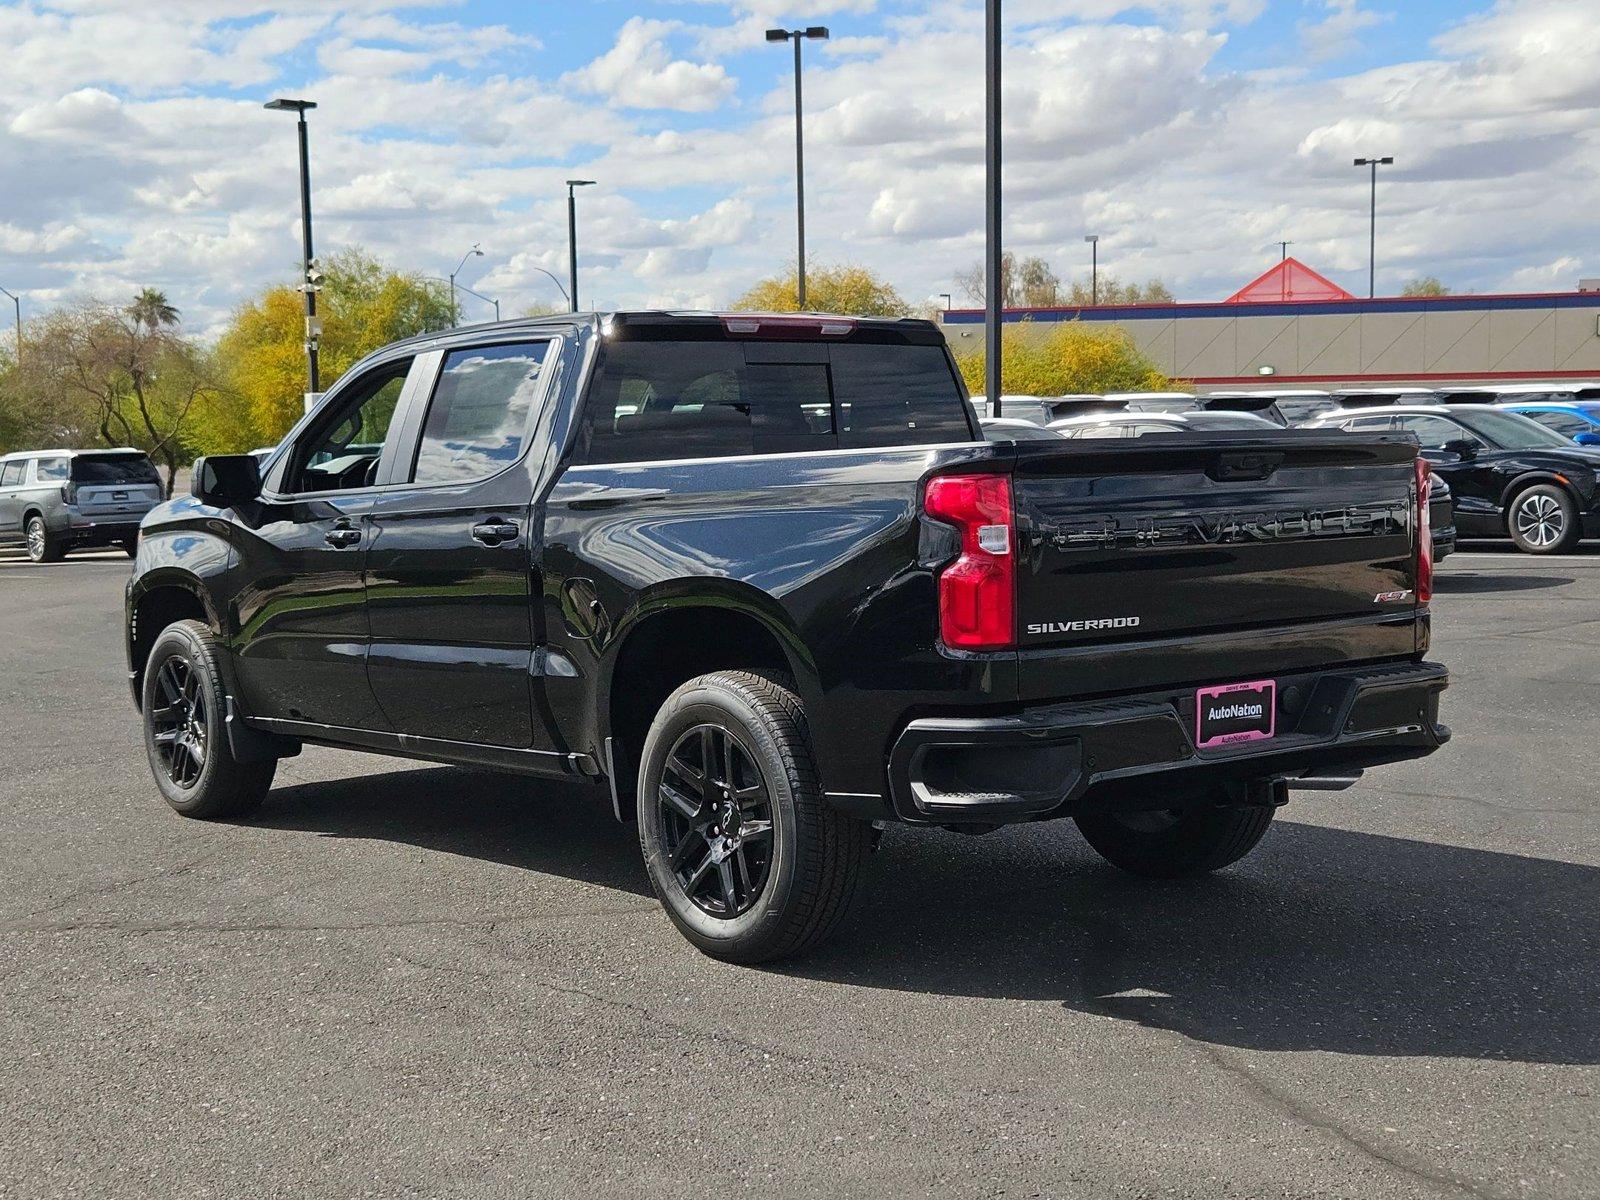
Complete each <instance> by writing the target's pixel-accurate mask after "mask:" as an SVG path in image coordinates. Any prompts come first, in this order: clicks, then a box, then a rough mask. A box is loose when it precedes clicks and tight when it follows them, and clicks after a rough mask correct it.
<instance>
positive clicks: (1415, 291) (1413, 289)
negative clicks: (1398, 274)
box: [1400, 275, 1450, 296]
mask: <svg viewBox="0 0 1600 1200" xmlns="http://www.w3.org/2000/svg"><path fill="white" fill-rule="evenodd" d="M1400 294H1401V295H1402V296H1448V295H1449V294H1450V289H1449V288H1447V287H1445V285H1444V284H1443V283H1441V282H1440V281H1439V280H1438V279H1437V278H1435V277H1434V276H1432V275H1424V276H1422V277H1421V278H1420V279H1413V280H1412V281H1411V282H1410V283H1408V284H1406V286H1405V287H1403V288H1401V289H1400Z"/></svg>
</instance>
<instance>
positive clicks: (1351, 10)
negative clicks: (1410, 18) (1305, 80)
mask: <svg viewBox="0 0 1600 1200" xmlns="http://www.w3.org/2000/svg"><path fill="white" fill-rule="evenodd" d="M1322 7H1323V9H1324V16H1323V17H1322V18H1321V19H1320V20H1317V21H1303V22H1301V24H1300V44H1301V47H1302V52H1303V53H1304V55H1305V57H1306V58H1308V59H1309V60H1310V61H1312V62H1327V61H1329V60H1331V59H1335V58H1339V57H1341V56H1343V55H1345V54H1348V53H1350V52H1351V51H1352V50H1355V49H1357V48H1359V47H1360V45H1361V41H1362V34H1363V32H1364V31H1366V30H1369V29H1375V28H1376V27H1378V26H1379V25H1382V24H1384V23H1385V22H1386V21H1392V20H1393V19H1394V15H1393V14H1392V13H1383V12H1377V11H1376V10H1374V9H1370V8H1362V7H1361V0H1322Z"/></svg>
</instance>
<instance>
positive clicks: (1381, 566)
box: [1013, 430, 1416, 692]
mask: <svg viewBox="0 0 1600 1200" xmlns="http://www.w3.org/2000/svg"><path fill="white" fill-rule="evenodd" d="M1415 458H1416V447H1415V445H1414V443H1412V442H1411V441H1410V440H1409V439H1407V438H1403V437H1394V436H1388V437H1385V436H1374V435H1370V434H1352V433H1337V432H1336V433H1327V432H1322V431H1301V430H1287V431H1285V432H1283V433H1281V434H1278V433H1274V434H1269V435H1265V436H1259V435H1256V434H1218V435H1208V436H1200V435H1188V434H1185V435H1175V436H1170V437H1169V436H1154V435H1152V436H1146V437H1142V438H1132V439H1106V440H1103V441H1080V442H1074V443H1070V444H1069V446H1068V447H1066V448H1064V449H1063V448H1061V447H1055V446H1051V445H1048V444H1046V443H1027V444H1026V445H1023V446H1019V448H1018V452H1017V456H1016V459H1015V462H1014V466H1013V491H1014V503H1015V506H1016V521H1017V550H1018V554H1019V558H1018V562H1017V626H1018V630H1017V632H1018V644H1019V646H1020V648H1021V649H1022V651H1023V652H1024V656H1023V668H1022V669H1023V673H1024V676H1025V675H1026V674H1027V671H1028V666H1027V661H1028V655H1027V653H1026V652H1027V651H1029V650H1041V649H1051V648H1064V647H1078V646H1092V645H1095V644H1105V643H1118V644H1124V645H1125V644H1127V643H1139V642H1150V641H1156V640H1160V639H1167V638H1181V637H1184V636H1185V635H1199V634H1206V635H1215V634H1219V633H1228V632H1234V633H1239V632H1244V631H1250V630H1257V629H1260V630H1267V629H1271V628H1274V627H1287V626H1296V627H1301V628H1302V631H1303V627H1304V626H1305V625H1306V624H1307V623H1315V622H1329V623H1337V622H1340V621H1342V620H1347V619H1350V618H1363V617H1365V618H1372V617H1375V616H1376V617H1381V616H1382V615H1383V614H1384V613H1393V614H1395V615H1396V616H1397V617H1399V616H1404V617H1405V618H1407V619H1409V618H1411V617H1412V616H1413V615H1414V611H1415V603H1416V597H1415V592H1414V589H1415V587H1416V564H1415V492H1416V481H1415V474H1414V472H1415V468H1414V465H1413V463H1414V460H1415ZM1031 690H1032V689H1031V688H1029V687H1027V683H1026V680H1024V691H1025V692H1028V691H1031Z"/></svg>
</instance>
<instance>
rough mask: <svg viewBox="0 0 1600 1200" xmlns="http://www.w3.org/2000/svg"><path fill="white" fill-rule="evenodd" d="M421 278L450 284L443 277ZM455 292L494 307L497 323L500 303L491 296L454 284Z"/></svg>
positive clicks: (424, 276) (425, 276) (461, 284)
mask: <svg viewBox="0 0 1600 1200" xmlns="http://www.w3.org/2000/svg"><path fill="white" fill-rule="evenodd" d="M421 278H423V279H426V280H429V281H431V282H433V283H449V282H450V280H449V279H448V278H447V277H446V276H444V275H423V276H422V277H421ZM455 290H456V291H458V292H465V293H466V294H467V295H469V296H476V297H477V298H478V299H479V300H482V301H483V302H484V303H485V304H492V305H494V319H495V320H496V321H498V320H499V319H500V301H498V300H496V299H495V298H494V297H493V296H485V295H484V294H483V293H482V292H475V291H473V290H472V289H471V288H469V287H468V286H467V285H466V284H464V283H458V284H456V285H455Z"/></svg>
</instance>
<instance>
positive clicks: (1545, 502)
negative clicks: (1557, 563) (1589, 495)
mask: <svg viewBox="0 0 1600 1200" xmlns="http://www.w3.org/2000/svg"><path fill="white" fill-rule="evenodd" d="M1506 532H1507V533H1509V534H1510V535H1511V540H1512V541H1513V542H1514V543H1516V547H1517V549H1518V550H1521V551H1522V552H1523V553H1524V554H1564V553H1566V552H1567V551H1569V550H1571V549H1572V548H1573V547H1574V546H1576V545H1577V544H1578V539H1579V538H1580V537H1582V536H1583V528H1582V525H1581V524H1580V522H1579V520H1578V506H1577V504H1576V503H1575V502H1574V501H1573V499H1572V497H1571V496H1570V495H1569V494H1568V493H1567V490H1566V488H1563V487H1560V486H1558V485H1556V484H1553V483H1536V484H1534V485H1533V486H1532V487H1530V488H1528V489H1526V490H1525V491H1521V492H1518V493H1517V494H1516V496H1515V497H1514V498H1513V499H1512V501H1511V503H1510V504H1509V505H1507V506H1506Z"/></svg>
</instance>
